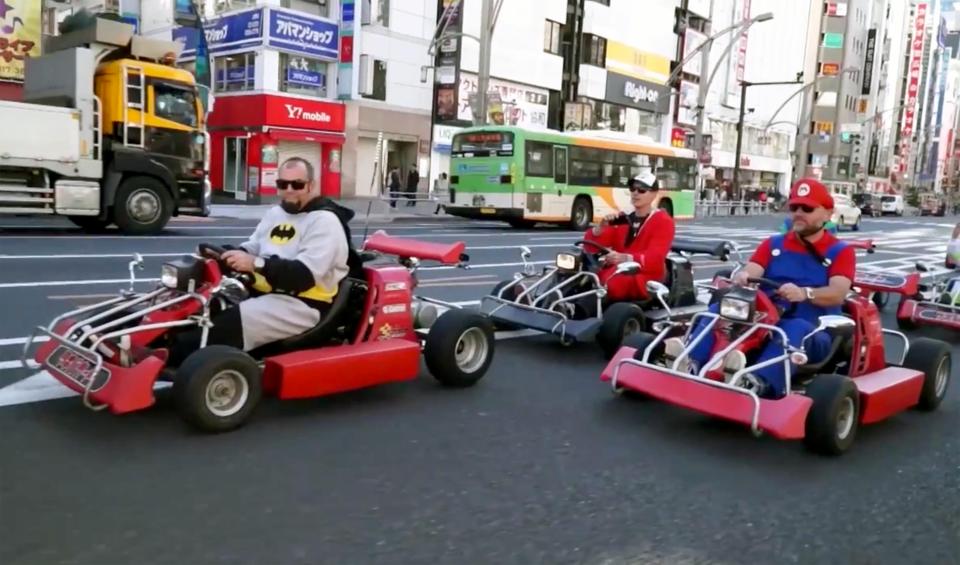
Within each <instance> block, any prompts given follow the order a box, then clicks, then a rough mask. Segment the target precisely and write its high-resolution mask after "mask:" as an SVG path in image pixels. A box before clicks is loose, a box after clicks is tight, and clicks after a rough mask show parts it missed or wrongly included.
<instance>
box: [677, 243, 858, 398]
mask: <svg viewBox="0 0 960 565" xmlns="http://www.w3.org/2000/svg"><path fill="white" fill-rule="evenodd" d="M785 238H786V236H784V235H776V236H773V237H772V238H771V241H770V243H771V245H770V255H771V257H770V263H769V264H768V265H767V268H766V269H765V270H764V274H763V276H764V278H767V279H771V280H774V281H777V282H779V283H780V284H781V285H782V284H786V283H793V284H795V285H797V286H799V287H800V288H803V287H812V288H819V287H823V286H827V284H828V283H829V280H830V276H829V270H828V269H829V265H823V264H821V263H820V262H819V261H818V260H817V258H816V257H814V256H813V255H811V254H810V253H808V252H806V251H803V252H798V251H790V250H787V249H786V248H785V245H784V240H785ZM845 246H846V244H845V243H843V242H842V241H838V242H836V243H835V244H833V245H832V246H831V247H830V248H829V249H828V250H827V253H826V256H825V258H826V260H827V261H829V263H831V264H832V262H833V261H834V260H836V258H837V254H839V253H840V251H842V250H843V249H844V247H845ZM762 290H763V291H765V292H767V293H768V295H769V296H770V297H771V298H772V299H773V301H774V303H776V304H778V305H780V306H781V307H783V308H784V316H785V317H783V318H781V319H780V322H779V323H778V324H777V326H778V327H780V328H781V329H783V331H784V332H785V333H786V334H787V339H788V341H789V342H790V344H791V345H793V346H794V347H800V344H801V342H802V341H803V338H804V337H805V336H806V335H807V334H809V333H810V332H812V331H813V330H814V329H816V327H817V325H818V324H819V318H820V316H825V315H828V314H841V313H842V312H843V309H842V307H841V306H831V307H823V306H815V305H813V304H812V303H810V302H806V301H805V302H799V303H790V302H788V301H786V300H784V299H782V298H780V297H779V296H777V295H776V294H774V290H773V289H768V288H765V287H763V288H762ZM791 308H793V311H792V312H791V311H790V310H791ZM719 310H720V304H719V303H717V304H714V305H712V306H711V307H710V311H711V312H713V313H717V312H719ZM709 322H710V320H709V319H705V318H701V319H700V320H699V321H698V322H697V327H695V328H694V330H693V331H692V332H691V333H690V336H691V337H690V339H691V340H693V339H694V338H695V337H696V336H697V335H699V334H700V332H701V331H702V329H703V327H704V326H706V324H708V323H709ZM714 341H715V340H714V337H713V335H712V332H711V335H707V336H705V337H704V339H703V341H702V342H700V343H699V344H697V347H695V348H694V349H693V351H691V352H690V358H691V359H692V360H693V361H695V362H696V363H697V365H698V366H699V367H703V366H704V364H705V363H707V362H708V361H709V360H710V353H711V351H712V349H713V344H714ZM830 344H831V339H830V336H829V335H827V334H826V333H825V332H818V333H816V334H814V335H813V336H812V337H811V338H810V339H808V340H807V345H806V353H807V357H808V358H809V362H810V363H817V362H820V361H822V360H823V359H824V358H825V357H826V356H827V355H828V354H829V353H830ZM781 355H783V347H782V346H781V345H780V338H779V337H773V336H771V338H770V340H769V341H768V342H767V345H766V346H765V347H764V349H763V351H762V352H761V353H760V356H759V357H758V358H757V360H756V362H755V363H756V364H759V363H762V362H764V361H766V360H768V359H773V358H774V357H779V356H781ZM751 364H754V363H751ZM790 369H791V371H795V370H796V367H795V366H794V365H793V364H792V363H791V365H790ZM754 374H755V375H756V376H757V377H758V378H760V379H761V380H763V381H764V382H765V383H766V384H767V385H768V387H769V390H768V391H767V394H765V395H764V396H770V397H773V398H779V397H781V396H783V395H784V394H786V392H787V391H786V390H785V388H786V375H784V373H783V363H775V364H773V365H771V366H769V367H765V368H763V369H758V370H757V371H756V372H755V373H754Z"/></svg>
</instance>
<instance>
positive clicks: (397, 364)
mask: <svg viewBox="0 0 960 565" xmlns="http://www.w3.org/2000/svg"><path fill="white" fill-rule="evenodd" d="M463 250H464V244H463V243H454V244H436V243H426V242H421V241H415V240H409V239H400V238H393V237H390V236H388V235H386V234H384V233H383V232H377V233H376V234H374V235H373V236H371V237H370V238H369V239H368V240H367V241H366V243H365V246H364V250H363V252H362V253H361V254H359V255H360V261H362V262H364V263H366V262H369V261H371V260H373V259H376V258H377V257H380V256H382V255H393V256H397V257H399V259H400V265H397V264H393V263H388V264H377V265H363V266H362V268H360V269H359V271H362V273H363V278H354V277H347V278H345V279H343V281H342V282H341V283H340V288H339V291H338V292H337V294H336V296H335V298H334V300H333V303H332V304H331V305H330V307H329V309H328V310H327V311H326V312H325V313H324V315H322V316H321V320H320V322H319V323H318V325H317V326H315V327H314V328H312V329H310V330H308V331H307V332H305V333H303V334H301V335H298V336H294V337H291V338H289V339H286V340H283V341H281V342H278V343H273V344H269V345H267V346H264V347H261V348H260V349H259V350H255V351H252V352H250V353H249V354H248V353H245V352H243V351H240V350H238V349H234V348H231V347H225V346H220V345H213V346H209V347H205V345H206V340H207V331H208V329H209V327H210V325H211V324H210V318H211V315H212V312H215V311H216V309H217V308H223V307H227V306H229V305H230V304H236V303H237V302H239V301H240V300H243V299H245V298H246V296H247V295H248V291H247V287H246V286H245V284H249V282H250V281H248V280H246V277H249V275H243V274H240V273H236V272H231V271H230V269H229V267H227V266H226V265H225V264H224V263H223V262H222V261H220V260H219V256H220V254H221V253H222V252H223V249H220V248H217V247H214V246H209V245H204V246H201V250H200V254H199V255H191V256H186V257H184V258H182V259H181V260H179V261H174V262H170V263H167V264H165V265H164V266H163V268H162V274H161V282H160V284H159V285H158V287H157V288H156V289H155V290H153V291H150V292H147V293H136V292H133V281H134V274H133V273H134V269H135V268H136V267H138V266H139V267H140V268H142V259H141V260H139V262H138V261H134V262H132V263H131V267H130V271H131V285H130V290H129V291H123V292H121V294H120V295H119V296H117V297H116V298H113V299H110V300H107V301H105V302H101V303H99V304H94V305H92V306H87V307H84V308H80V309H77V310H73V311H71V312H67V313H65V314H63V315H61V316H58V317H57V318H55V319H54V320H53V321H52V322H51V323H50V324H49V326H47V327H38V328H37V329H36V330H35V331H34V333H33V335H32V336H31V337H30V339H29V340H28V342H27V344H26V345H25V347H24V359H26V358H27V357H28V356H29V355H30V351H31V348H32V347H33V345H34V342H35V341H36V339H35V338H36V337H37V336H40V335H42V336H45V337H46V338H47V341H46V342H44V343H42V344H41V345H40V346H39V347H38V348H37V350H36V352H35V354H34V356H33V358H34V359H35V360H36V361H37V362H38V363H40V365H41V366H42V367H43V368H44V369H46V370H47V371H49V372H50V374H51V375H53V376H54V377H55V378H56V379H57V380H59V381H60V382H61V383H63V384H64V385H65V386H67V387H69V388H71V389H72V390H74V391H76V392H78V393H80V394H81V395H82V398H83V402H84V404H85V405H86V406H88V407H89V408H92V409H94V410H102V409H107V410H109V411H110V412H112V413H114V414H123V413H128V412H133V411H137V410H143V409H145V408H148V407H150V406H151V405H153V403H154V400H155V399H154V384H155V383H156V382H157V381H158V380H159V381H172V383H173V392H174V399H175V404H176V407H177V410H178V411H179V413H180V414H181V415H182V417H183V418H184V419H185V420H186V421H187V422H188V423H190V424H192V425H193V426H195V427H197V428H199V429H201V430H205V431H226V430H231V429H234V428H237V427H239V426H241V425H243V424H244V423H245V422H246V421H247V420H248V419H249V418H250V417H251V415H252V413H253V411H254V409H255V407H256V406H257V404H258V402H259V401H260V399H261V396H262V395H263V394H270V395H275V396H277V397H279V398H281V399H291V398H308V397H317V396H325V395H331V394H335V393H339V392H344V391H349V390H355V389H360V388H365V387H370V386H375V385H379V384H383V383H388V382H395V381H405V380H410V379H413V378H415V377H416V376H417V375H418V374H419V372H420V355H421V350H422V352H423V356H424V358H425V361H426V365H427V368H428V369H429V370H430V372H431V373H432V374H433V376H434V377H435V378H436V379H437V380H438V381H439V382H440V383H442V384H443V385H448V386H452V387H466V386H470V385H473V384H475V383H476V382H477V381H478V380H480V379H481V378H482V377H483V376H484V374H485V373H486V372H487V369H488V367H489V366H490V363H491V361H492V359H493V354H494V336H493V328H492V325H491V324H490V322H489V321H488V320H487V319H486V318H485V317H483V316H481V315H479V314H477V313H475V312H470V311H467V310H462V309H458V308H456V307H453V306H452V305H449V304H444V303H441V302H438V301H433V300H430V299H426V298H422V297H417V296H414V295H413V294H412V293H413V290H414V288H415V286H416V279H415V271H416V268H417V266H418V265H419V263H420V261H421V260H432V261H438V262H441V263H443V264H447V265H462V264H464V262H465V261H466V260H467V259H468V258H467V257H466V255H464V254H463ZM354 272H355V273H357V272H358V271H354ZM436 304H440V305H444V306H448V307H450V309H449V310H447V311H446V312H444V313H443V314H441V315H440V316H439V317H437V311H438V309H437V308H436ZM198 327H199V328H204V329H203V330H202V332H203V333H202V340H201V348H200V349H198V350H197V351H195V352H194V353H193V354H191V355H190V356H189V357H187V358H186V359H185V360H184V362H183V363H182V364H181V365H180V366H179V367H168V366H167V362H166V361H167V356H168V349H167V346H168V345H169V344H170V341H171V339H172V334H173V332H176V331H182V330H184V329H195V328H198Z"/></svg>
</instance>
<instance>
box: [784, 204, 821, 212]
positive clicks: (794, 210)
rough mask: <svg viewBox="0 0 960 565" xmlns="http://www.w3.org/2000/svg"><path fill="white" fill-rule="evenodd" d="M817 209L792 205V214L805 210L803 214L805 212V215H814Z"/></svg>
mask: <svg viewBox="0 0 960 565" xmlns="http://www.w3.org/2000/svg"><path fill="white" fill-rule="evenodd" d="M815 209H816V208H813V207H812V206H807V205H806V204H791V205H790V211H791V212H796V211H797V210H803V212H804V213H805V214H811V213H813V211H814V210H815Z"/></svg>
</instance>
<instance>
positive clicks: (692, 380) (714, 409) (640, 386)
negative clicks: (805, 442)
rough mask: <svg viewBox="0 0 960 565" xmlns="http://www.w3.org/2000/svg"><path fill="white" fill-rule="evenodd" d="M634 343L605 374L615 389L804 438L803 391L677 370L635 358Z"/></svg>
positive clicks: (805, 399) (805, 402) (782, 436)
mask: <svg viewBox="0 0 960 565" xmlns="http://www.w3.org/2000/svg"><path fill="white" fill-rule="evenodd" d="M635 352H636V350H635V349H632V348H630V347H626V346H625V347H621V348H620V350H619V351H618V352H617V354H616V355H614V357H613V359H611V360H610V363H608V364H607V366H606V368H604V370H603V373H602V374H601V376H600V380H601V381H603V382H609V383H611V386H612V387H613V388H614V389H619V388H623V389H626V390H632V391H636V392H640V393H643V394H645V395H647V396H651V397H653V398H656V399H658V400H662V401H664V402H668V403H670V404H673V405H675V406H680V407H682V408H686V409H688V410H693V411H695V412H699V413H701V414H706V415H708V416H713V417H716V418H722V419H724V420H729V421H732V422H736V423H739V424H743V425H745V426H749V427H750V428H751V430H752V431H753V433H754V434H755V435H760V433H761V432H765V433H768V434H770V435H771V436H773V437H776V438H778V439H803V437H804V435H805V429H806V420H807V413H808V412H809V411H810V407H811V406H812V405H813V401H812V400H811V399H810V398H808V397H806V396H803V395H800V394H788V395H787V396H785V397H784V398H781V399H779V400H768V399H764V398H760V397H758V396H757V395H756V394H755V393H753V392H752V391H749V390H746V389H743V388H739V387H734V386H731V385H728V384H726V383H724V382H719V381H713V380H709V379H706V378H702V377H698V376H696V375H691V374H685V373H681V372H679V371H673V370H671V369H669V368H666V367H658V366H654V365H652V364H648V363H643V362H642V361H638V360H636V359H634V353H635Z"/></svg>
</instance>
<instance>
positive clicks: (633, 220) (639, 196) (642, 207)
mask: <svg viewBox="0 0 960 565" xmlns="http://www.w3.org/2000/svg"><path fill="white" fill-rule="evenodd" d="M628 186H629V189H630V201H631V203H632V204H633V208H634V211H633V212H631V213H630V214H625V213H623V212H615V213H613V214H609V215H607V216H606V217H604V218H603V220H602V221H601V222H600V225H598V226H595V227H593V228H590V229H588V230H587V234H586V237H585V238H584V239H586V240H587V241H593V242H596V243H598V244H600V245H603V246H605V247H609V248H611V249H613V250H614V251H616V253H610V254H608V255H607V256H606V257H604V267H603V269H602V270H601V271H600V273H599V276H600V281H601V282H603V283H604V284H606V285H607V300H608V301H610V302H622V301H628V300H647V299H648V298H649V297H650V295H649V294H648V293H647V281H660V282H663V280H664V278H665V277H666V274H667V270H666V263H667V254H668V253H669V252H670V247H671V246H672V245H673V237H674V234H675V233H676V225H675V224H674V223H673V218H671V217H670V214H668V213H666V212H665V211H663V210H661V209H659V208H657V209H654V208H653V202H654V200H656V199H657V192H658V191H659V190H660V184H659V182H658V181H657V177H656V176H654V175H653V174H650V173H644V174H641V175H638V176H636V177H634V178H632V179H630V183H629V185H628ZM587 250H588V251H589V250H590V246H587ZM625 261H636V262H637V263H639V264H640V272H638V273H636V274H633V275H628V274H620V275H616V276H614V273H615V272H616V266H617V265H618V264H620V263H623V262H625Z"/></svg>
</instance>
